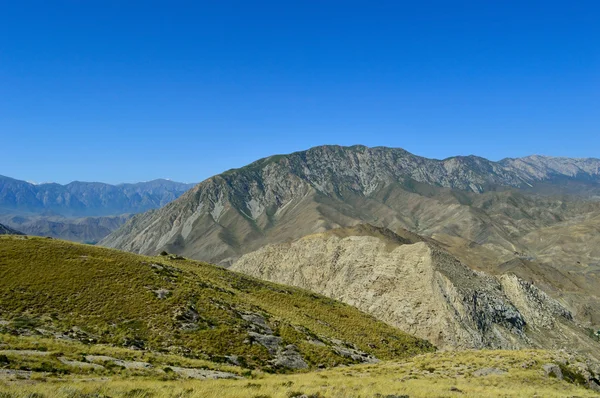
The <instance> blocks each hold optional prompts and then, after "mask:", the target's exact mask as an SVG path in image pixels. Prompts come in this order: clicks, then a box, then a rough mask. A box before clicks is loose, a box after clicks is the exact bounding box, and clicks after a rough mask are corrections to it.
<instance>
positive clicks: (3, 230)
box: [0, 224, 23, 235]
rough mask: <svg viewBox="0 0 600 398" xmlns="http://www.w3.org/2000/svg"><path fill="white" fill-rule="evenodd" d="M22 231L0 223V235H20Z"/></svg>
mask: <svg viewBox="0 0 600 398" xmlns="http://www.w3.org/2000/svg"><path fill="white" fill-rule="evenodd" d="M22 234H23V233H22V232H19V231H17V230H14V229H12V228H9V227H7V226H6V225H2V224H0V235H22Z"/></svg>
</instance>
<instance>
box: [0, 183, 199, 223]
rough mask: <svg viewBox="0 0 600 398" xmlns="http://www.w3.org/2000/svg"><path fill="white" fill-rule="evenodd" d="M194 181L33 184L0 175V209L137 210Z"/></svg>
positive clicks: (77, 213) (100, 213)
mask: <svg viewBox="0 0 600 398" xmlns="http://www.w3.org/2000/svg"><path fill="white" fill-rule="evenodd" d="M194 185H195V184H186V183H179V182H175V181H171V180H166V179H156V180H151V181H147V182H140V183H123V184H117V185H112V184H106V183H102V182H83V181H72V182H70V183H68V184H65V185H61V184H57V183H43V184H33V183H30V182H27V181H22V180H18V179H15V178H11V177H6V176H0V212H4V213H11V214H17V213H22V214H40V213H42V212H44V211H51V212H54V213H56V214H59V215H62V216H67V217H84V216H113V215H119V214H126V213H138V212H142V211H146V210H149V209H152V208H156V207H160V206H163V205H165V204H166V203H168V202H170V201H172V200H174V199H176V198H177V197H179V196H180V195H181V194H182V193H183V192H185V191H186V190H187V189H189V188H191V187H193V186H194Z"/></svg>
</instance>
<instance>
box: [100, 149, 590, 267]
mask: <svg viewBox="0 0 600 398" xmlns="http://www.w3.org/2000/svg"><path fill="white" fill-rule="evenodd" d="M565 195H567V196H569V199H568V200H567V199H566V198H565ZM599 199H600V160H598V159H568V158H549V157H541V156H531V157H526V158H520V159H504V160H502V161H500V162H492V161H489V160H486V159H483V158H480V157H475V156H466V157H463V156H460V157H452V158H448V159H445V160H434V159H427V158H423V157H419V156H415V155H412V154H410V153H409V152H407V151H405V150H402V149H395V148H385V147H377V148H367V147H364V146H353V147H340V146H322V147H315V148H312V149H310V150H308V151H302V152H296V153H292V154H290V155H277V156H271V157H268V158H265V159H261V160H259V161H256V162H254V163H252V164H250V165H248V166H246V167H243V168H241V169H234V170H229V171H227V172H225V173H223V174H220V175H217V176H214V177H212V178H209V179H207V180H205V181H203V182H202V183H200V184H198V185H196V186H195V187H194V188H193V189H191V190H189V191H188V192H186V194H184V195H183V196H182V197H181V198H179V199H178V200H176V201H173V202H171V203H169V204H168V205H167V206H165V207H163V208H161V209H159V210H153V211H149V212H146V213H143V214H140V215H137V216H135V217H133V218H132V219H131V220H129V221H128V223H127V224H126V225H124V226H123V227H122V228H121V229H119V230H118V231H116V232H115V233H113V234H111V235H110V236H108V237H107V238H106V239H105V240H103V242H102V244H104V245H106V246H109V247H115V248H121V249H124V250H129V251H134V252H138V253H157V252H159V251H161V250H168V251H171V252H174V253H178V254H183V255H187V256H189V257H192V258H197V259H202V260H204V261H211V262H218V263H221V264H230V263H231V262H232V261H234V260H235V259H236V258H237V257H239V256H240V255H241V254H243V253H246V252H249V251H252V250H255V249H257V248H259V247H261V246H263V245H264V244H266V243H275V242H283V241H286V240H289V239H296V238H299V237H301V236H304V235H306V234H310V233H314V232H320V231H324V230H327V229H332V228H336V227H344V226H350V225H354V224H357V223H361V222H367V223H370V224H373V225H378V226H382V227H388V228H390V229H392V230H394V229H395V228H399V227H400V228H405V229H408V230H411V231H414V232H417V233H420V234H423V235H427V236H433V235H444V236H443V237H442V240H448V239H454V238H462V239H465V240H466V241H467V242H475V243H476V244H478V245H487V244H493V245H494V248H493V249H494V250H495V251H499V252H500V254H512V253H514V252H517V251H518V252H521V251H526V250H527V248H526V247H524V246H523V245H522V244H520V243H519V242H517V241H516V240H515V238H516V236H515V235H525V234H526V233H529V232H532V231H534V230H536V229H538V228H542V227H548V226H550V225H554V224H557V223H560V222H563V221H565V220H567V219H572V218H577V217H581V216H582V215H584V214H588V213H590V212H596V211H597V210H598V209H600V201H599ZM594 214H595V213H594Z"/></svg>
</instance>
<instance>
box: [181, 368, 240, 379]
mask: <svg viewBox="0 0 600 398" xmlns="http://www.w3.org/2000/svg"><path fill="white" fill-rule="evenodd" d="M170 369H171V370H173V372H175V373H177V374H178V375H180V376H183V377H187V378H189V379H199V380H204V379H241V377H239V376H237V375H235V374H233V373H228V372H219V371H216V370H208V369H196V368H181V367H178V366H170Z"/></svg>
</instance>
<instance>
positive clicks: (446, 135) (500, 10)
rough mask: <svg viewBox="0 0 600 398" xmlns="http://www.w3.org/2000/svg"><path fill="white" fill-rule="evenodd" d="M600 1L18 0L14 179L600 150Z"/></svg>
mask: <svg viewBox="0 0 600 398" xmlns="http://www.w3.org/2000/svg"><path fill="white" fill-rule="evenodd" d="M599 15H600V2H598V1H560V2H559V1H511V0H503V1H491V0H490V1H483V0H477V1H460V0H458V1H427V0H425V1H400V0H396V1H351V0H345V1H328V0H318V1H317V0H314V1H313V0H304V1H292V0H290V1H252V2H249V1H227V0H223V1H210V2H209V1H194V2H192V1H189V2H182V1H177V0H171V1H168V2H167V1H109V0H104V1H95V0H86V1H81V0H78V1H75V0H73V1H60V0H57V1H52V2H48V1H27V0H23V1H3V2H0V145H1V146H0V148H1V152H0V174H2V175H8V176H11V177H15V178H19V179H25V180H33V181H38V182H39V181H56V182H61V183H65V182H69V181H72V180H83V181H91V180H93V181H105V182H110V183H117V182H132V181H141V180H149V179H153V178H158V177H165V178H171V179H174V180H179V181H185V182H195V181H201V180H203V179H204V178H207V177H209V176H211V175H213V174H216V173H219V172H222V171H224V170H226V169H229V168H232V167H240V166H242V165H244V164H247V163H249V162H251V161H253V160H256V159H258V158H261V157H264V156H268V155H271V154H276V153H288V152H293V151H296V150H302V149H307V148H309V147H311V146H315V145H321V144H341V145H352V144H364V145H369V146H377V145H384V146H392V147H402V148H405V149H407V150H409V151H411V152H413V153H416V154H418V155H423V156H427V157H435V158H444V157H448V156H452V155H459V154H460V155H468V154H476V155H480V156H484V157H487V158H490V159H494V160H497V159H500V158H503V157H516V156H523V155H527V154H533V153H536V154H546V155H555V156H559V155H560V156H573V157H600V129H599V126H600V23H598V17H599Z"/></svg>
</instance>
